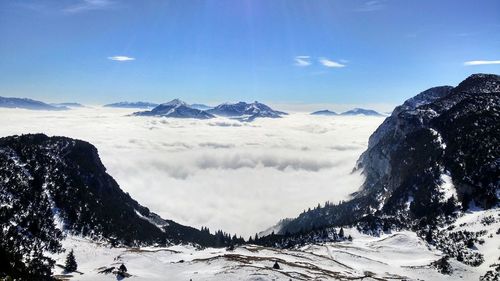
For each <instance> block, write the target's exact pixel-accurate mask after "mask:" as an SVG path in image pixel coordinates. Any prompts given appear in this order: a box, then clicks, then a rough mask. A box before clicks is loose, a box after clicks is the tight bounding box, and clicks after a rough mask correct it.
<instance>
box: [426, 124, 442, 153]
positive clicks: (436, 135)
mask: <svg viewBox="0 0 500 281" xmlns="http://www.w3.org/2000/svg"><path fill="white" fill-rule="evenodd" d="M429 130H430V131H431V133H432V135H434V136H435V137H436V142H437V143H438V144H439V147H441V148H442V149H443V150H445V149H446V143H444V141H443V138H442V137H441V134H440V133H439V132H438V131H436V130H435V129H432V128H430V129H429Z"/></svg>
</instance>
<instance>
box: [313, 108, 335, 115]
mask: <svg viewBox="0 0 500 281" xmlns="http://www.w3.org/2000/svg"><path fill="white" fill-rule="evenodd" d="M311 115H323V116H335V115H338V113H337V112H334V111H330V110H328V109H325V110H319V111H315V112H313V113H311Z"/></svg>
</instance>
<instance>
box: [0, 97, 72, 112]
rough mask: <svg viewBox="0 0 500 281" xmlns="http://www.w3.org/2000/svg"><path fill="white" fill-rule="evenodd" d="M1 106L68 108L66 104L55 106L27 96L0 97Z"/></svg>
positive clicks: (49, 108)
mask: <svg viewBox="0 0 500 281" xmlns="http://www.w3.org/2000/svg"><path fill="white" fill-rule="evenodd" d="M0 107H6V108H24V109H31V110H68V109H69V108H68V107H66V106H53V105H50V104H47V103H44V102H41V101H37V100H32V99H26V98H7V97H0Z"/></svg>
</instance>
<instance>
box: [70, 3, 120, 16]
mask: <svg viewBox="0 0 500 281" xmlns="http://www.w3.org/2000/svg"><path fill="white" fill-rule="evenodd" d="M114 4H115V2H113V1H111V0H82V1H78V3H77V4H74V5H71V6H68V7H66V8H64V9H63V12H65V13H69V14H73V13H79V12H85V11H91V10H104V9H108V8H110V7H112V6H113V5H114Z"/></svg>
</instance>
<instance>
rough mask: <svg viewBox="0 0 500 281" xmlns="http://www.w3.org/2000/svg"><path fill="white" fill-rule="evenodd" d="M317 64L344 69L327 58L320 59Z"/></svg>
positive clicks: (342, 65) (341, 65)
mask: <svg viewBox="0 0 500 281" xmlns="http://www.w3.org/2000/svg"><path fill="white" fill-rule="evenodd" d="M318 61H319V63H321V64H322V65H323V66H325V67H330V68H341V67H345V66H346V65H345V64H343V63H340V62H336V61H333V60H330V59H327V58H320V59H319V60H318ZM343 61H344V60H343Z"/></svg>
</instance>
